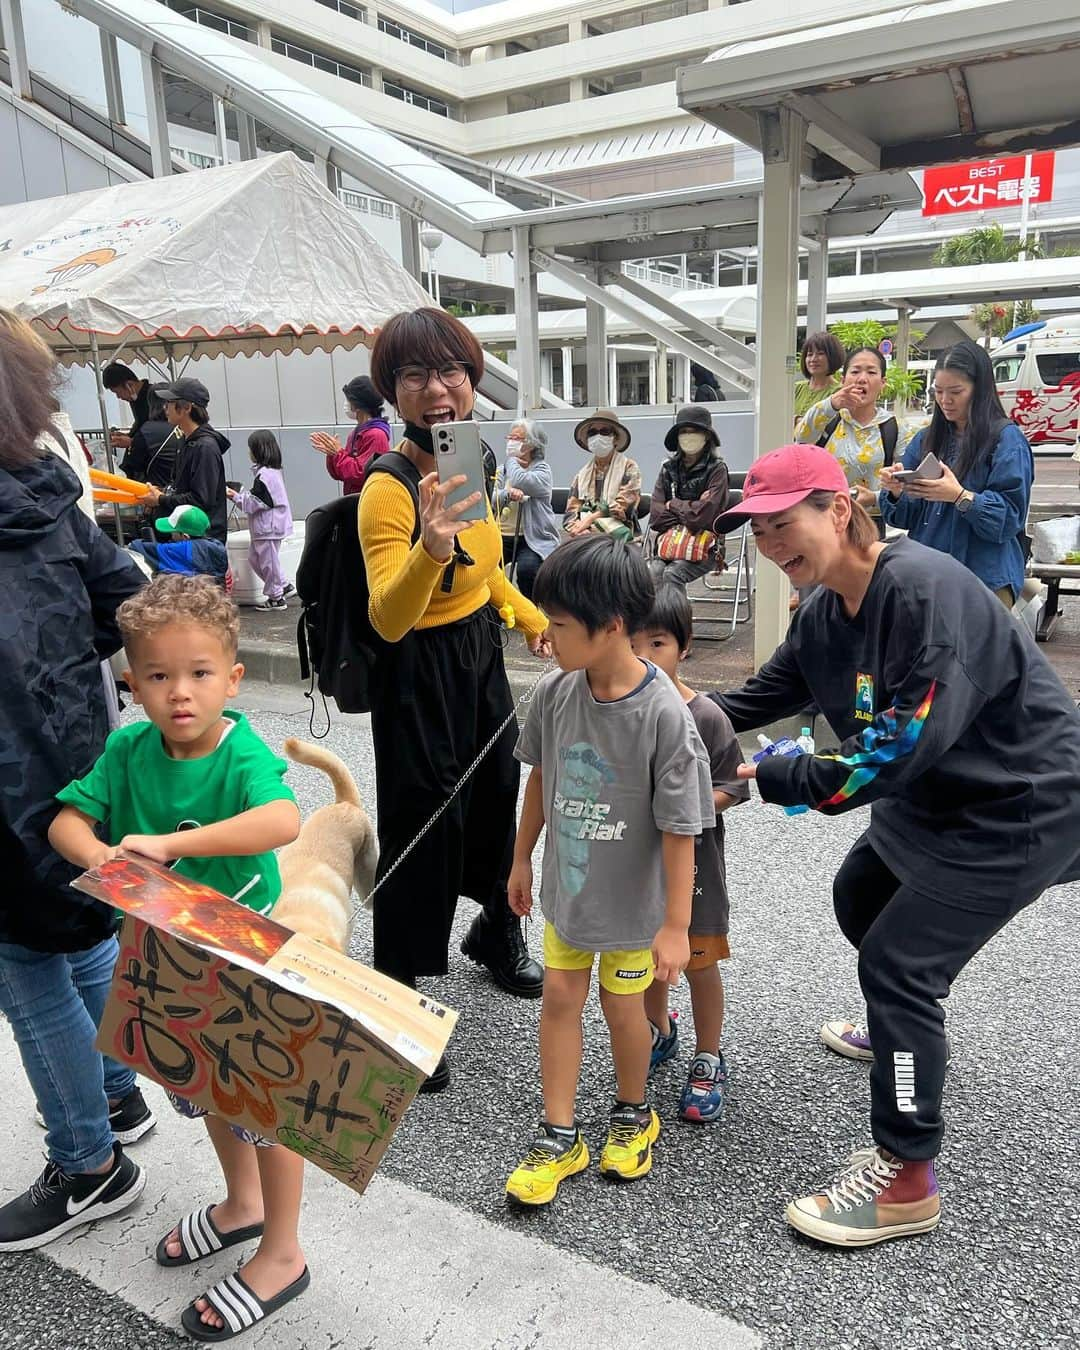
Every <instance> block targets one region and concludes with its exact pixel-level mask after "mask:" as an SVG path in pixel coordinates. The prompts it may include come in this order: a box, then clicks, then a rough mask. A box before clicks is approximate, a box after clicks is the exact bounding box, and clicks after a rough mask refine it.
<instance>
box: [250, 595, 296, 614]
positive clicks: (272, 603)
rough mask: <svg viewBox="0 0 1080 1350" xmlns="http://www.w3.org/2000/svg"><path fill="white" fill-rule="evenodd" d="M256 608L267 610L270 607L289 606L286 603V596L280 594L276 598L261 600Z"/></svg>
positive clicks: (281, 607)
mask: <svg viewBox="0 0 1080 1350" xmlns="http://www.w3.org/2000/svg"><path fill="white" fill-rule="evenodd" d="M255 608H256V609H258V610H262V611H264V612H265V611H266V610H268V609H288V608H289V606H288V605H287V604H286V603H285V597H284V596H283V595H279V596H278V597H277V599H276V600H260V601H259V603H258V604H257V605H256V606H255Z"/></svg>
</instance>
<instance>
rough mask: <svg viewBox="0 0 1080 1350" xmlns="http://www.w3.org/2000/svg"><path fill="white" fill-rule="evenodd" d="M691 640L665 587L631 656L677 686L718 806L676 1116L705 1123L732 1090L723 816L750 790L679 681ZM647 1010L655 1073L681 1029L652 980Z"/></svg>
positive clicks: (695, 925)
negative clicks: (690, 1042) (725, 1046)
mask: <svg viewBox="0 0 1080 1350" xmlns="http://www.w3.org/2000/svg"><path fill="white" fill-rule="evenodd" d="M692 638H693V616H692V611H691V608H690V601H689V600H688V599H687V596H686V591H685V589H684V588H683V587H682V586H676V585H671V584H668V585H664V584H661V585H660V586H659V587H658V588H657V592H656V603H655V604H654V605H653V610H652V613H651V614H650V615H649V616H648V618H647V619H646V620H645V622H644V623H643V624H642V626H641V628H640V629H639V630H638V631H637V632H635V633H633V634H632V635H631V640H632V643H633V649H634V654H635V656H639V657H640V658H641V659H642V660H643V661H652V662H654V663H655V665H657V666H658V667H659V669H660V670H662V671H663V672H664V674H665V675H667V676H668V678H669V679H670V680H671V681H672V683H673V684H674V685H675V688H676V689H677V690H678V691H679V693H680V695H681V696H682V698H683V700H684V701H685V703H686V706H687V707H688V708H689V710H690V715H691V717H693V719H694V722H695V724H696V726H697V729H698V732H699V733H700V735H701V739H702V740H703V741H704V743H705V749H706V750H707V751H708V752H709V765H710V768H711V771H712V788H713V804H714V805H715V807H716V827H715V829H711V830H703V831H702V832H701V834H700V835H699V836H698V839H697V845H696V848H695V850H694V899H693V908H692V912H691V915H690V961H689V964H688V965H687V967H686V979H687V983H688V984H689V985H690V1002H691V1007H692V1008H693V1011H694V1035H695V1037H696V1048H695V1051H694V1058H693V1060H692V1061H691V1064H690V1073H689V1076H688V1078H687V1080H686V1086H685V1087H684V1088H683V1091H682V1096H681V1098H680V1099H679V1115H680V1116H681V1117H682V1119H683V1120H692V1121H697V1122H699V1123H708V1122H711V1121H714V1120H718V1119H719V1118H720V1116H721V1115H722V1114H723V1110H724V1097H725V1092H726V1089H727V1064H726V1063H725V1061H724V1055H723V1051H722V1050H721V1049H720V1040H721V1036H722V1033H723V1029H724V983H723V980H722V978H721V976H720V967H719V965H718V964H717V963H718V962H719V961H725V960H727V958H728V957H729V956H730V955H731V953H730V950H729V948H728V939H727V934H728V892H727V870H726V867H725V865H724V821H723V816H722V814H721V813H722V812H724V811H727V810H728V809H729V808H730V807H732V806H738V804H739V803H740V802H745V801H747V800H748V799H749V796H750V788H749V784H747V783H744V782H741V781H740V780H739V778H738V777H737V776H736V775H737V771H738V767H739V765H740V764H741V763H742V762H743V756H742V750H741V749H740V748H739V742H738V739H737V738H736V736H735V733H734V731H732V729H731V723H730V722H729V721H728V719H727V716H726V714H724V713H723V712H721V711H720V709H719V708H718V707H717V706H716V704H715V703H713V702H712V701H711V700H710V699H707V698H706V697H705V696H704V695H703V694H698V693H695V692H694V690H693V689H691V688H690V687H689V685H687V684H684V683H683V681H682V680H681V679H680V678H679V662H680V661H682V660H683V658H684V657H685V656H686V655H687V654H688V653H689V651H690V643H691V641H692ZM717 713H719V714H720V715H719V716H717ZM645 1012H646V1014H647V1015H648V1018H649V1022H650V1023H651V1025H652V1038H653V1048H652V1057H651V1060H650V1069H654V1068H656V1067H657V1065H659V1064H663V1063H664V1062H665V1061H667V1060H669V1059H671V1058H672V1057H673V1056H674V1055H675V1054H676V1053H677V1051H678V1046H679V1028H678V1024H677V1023H676V1022H675V1021H674V1019H673V1018H672V1017H671V1016H670V1014H669V1013H668V984H667V982H666V981H664V980H653V982H652V984H651V985H650V986H649V988H648V989H647V990H646V993H645Z"/></svg>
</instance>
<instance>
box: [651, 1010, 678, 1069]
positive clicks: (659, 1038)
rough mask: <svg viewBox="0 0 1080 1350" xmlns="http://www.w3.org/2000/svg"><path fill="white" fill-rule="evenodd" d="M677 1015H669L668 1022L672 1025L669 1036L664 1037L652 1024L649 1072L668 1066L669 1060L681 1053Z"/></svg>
mask: <svg viewBox="0 0 1080 1350" xmlns="http://www.w3.org/2000/svg"><path fill="white" fill-rule="evenodd" d="M675 1018H676V1014H675V1013H673V1012H669V1013H668V1021H669V1023H670V1024H671V1030H670V1031H669V1032H668V1033H667V1035H666V1036H665V1035H663V1034H662V1032H661V1031H660V1028H659V1027H658V1026H657V1025H656V1024H655V1023H654V1022H650V1023H649V1026H650V1027H651V1028H652V1053H651V1054H650V1056H649V1072H650V1073H652V1071H653V1069H656V1068H659V1067H660V1065H661V1064H666V1063H667V1062H668V1060H669V1059H674V1058H675V1056H676V1055H677V1054H678V1053H679V1024H678V1022H676V1020H675Z"/></svg>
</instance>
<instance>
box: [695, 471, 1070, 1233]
mask: <svg viewBox="0 0 1080 1350" xmlns="http://www.w3.org/2000/svg"><path fill="white" fill-rule="evenodd" d="M857 493H858V489H857V488H856V489H853V488H851V487H849V485H848V481H847V478H846V477H845V475H844V469H843V467H842V465H841V464H840V463H839V462H838V461H837V460H836V459H835V458H834V457H833V456H832V455H831V454H830V453H829V451H828V450H825V449H821V448H819V447H817V446H809V445H787V446H784V447H782V448H781V449H779V450H774V451H773V452H772V453H771V454H768V455H765V456H763V458H761V459H759V460H758V461H757V462H756V463H755V464H754V465H753V466H752V468H751V469H750V472H749V473H748V474H747V476H746V484H745V488H744V493H743V499H742V502H741V503H740V504H739V505H738V506H736V507H734V508H732V509H731V510H729V511H728V512H727V513H726V514H725V515H724V516H722V517H721V518H720V520H719V521H718V522H717V528H718V529H720V530H725V529H732V528H734V527H735V526H737V525H739V524H741V523H742V522H743V520H744V519H745V518H746V517H749V518H750V521H751V527H752V529H753V532H754V538H755V540H756V542H757V548H758V552H759V554H760V555H761V556H762V557H764V558H767V559H768V560H769V561H770V562H772V563H773V564H775V565H776V566H777V567H779V568H780V569H781V571H783V573H784V574H785V576H787V577H788V578H790V580H791V581H792V583H793V584H794V585H796V586H811V585H814V586H816V587H817V589H816V590H815V592H814V593H813V595H811V596H810V597H809V599H808V600H806V601H805V602H804V603H803V604H802V605H800V606H799V609H798V611H797V612H796V614H795V616H794V618H793V619H792V623H791V628H790V630H789V632H788V635H787V637H786V639H785V640H784V641H783V642H782V643H781V645H780V646H779V647H778V648H777V650H776V652H775V654H774V655H773V656H772V657H771V658H770V659H769V660H768V661H767V662H766V663H765V665H764V666H762V668H761V669H760V670H759V671H758V672H757V674H756V675H754V676H753V677H752V678H751V679H750V680H749V681H747V683H746V684H745V685H743V687H742V688H741V689H736V690H733V691H731V692H729V693H724V694H713V695H712V698H713V699H714V700H715V701H716V703H718V704H719V706H720V707H721V708H722V709H723V711H724V712H725V713H727V715H728V717H729V718H730V720H731V723H732V725H733V726H734V728H735V730H736V731H747V730H750V729H752V728H755V727H761V726H764V725H767V724H769V723H772V722H775V721H777V720H779V719H781V718H787V717H792V716H795V715H796V714H797V713H799V712H800V711H801V710H802V709H803V708H805V707H806V706H807V705H808V704H810V703H814V704H816V705H817V706H818V708H820V710H821V715H822V717H823V718H824V720H825V721H826V722H827V723H828V725H829V727H830V728H831V730H832V732H833V733H834V735H835V736H836V737H837V739H838V741H839V748H838V749H835V750H830V751H819V752H817V753H814V754H800V755H794V756H787V755H783V754H771V755H767V756H765V757H764V758H762V759H760V761H759V762H758V763H756V764H749V765H742V766H740V768H739V776H740V777H743V778H756V780H757V784H758V788H759V789H760V792H761V796H762V798H763V800H765V801H767V802H775V803H778V804H779V805H781V806H798V805H801V806H806V807H809V808H812V809H813V810H816V811H820V812H822V813H823V814H824V815H836V814H839V813H841V812H844V811H849V810H853V809H855V808H857V807H860V806H864V805H867V804H871V813H870V821H869V827H868V828H867V830H866V831H865V833H864V834H863V835H862V836H861V837H860V839H859V840H858V842H857V843H856V844H855V845H854V847H853V848H852V849H851V851H850V852H849V853H848V855H847V857H846V858H845V860H844V862H843V864H842V866H841V868H840V871H839V872H838V874H837V876H836V878H835V880H834V882H833V904H834V908H835V911H836V917H837V920H838V922H839V924H840V928H841V930H842V932H843V934H844V936H845V937H846V938H847V939H848V941H849V942H850V943H851V944H852V946H853V947H855V948H856V950H857V952H858V970H859V982H860V984H861V986H862V991H863V994H864V996H865V999H866V1011H867V1023H868V1028H869V1036H870V1045H871V1047H872V1053H873V1065H872V1067H871V1070H870V1102H871V1107H870V1125H871V1132H872V1135H873V1141H874V1142H873V1147H872V1148H870V1149H864V1150H861V1151H860V1152H858V1153H856V1154H854V1155H853V1156H852V1157H851V1158H850V1159H849V1161H848V1165H847V1167H846V1168H845V1170H844V1171H843V1172H842V1173H841V1174H840V1175H839V1176H838V1177H837V1179H836V1180H835V1182H834V1183H833V1184H832V1185H828V1186H824V1187H823V1188H822V1189H821V1190H820V1191H818V1192H816V1193H813V1194H810V1195H805V1196H802V1197H800V1198H798V1199H796V1200H793V1201H792V1202H791V1204H790V1205H789V1206H788V1208H787V1213H786V1218H787V1221H788V1222H789V1223H790V1224H791V1225H792V1226H793V1227H795V1228H796V1229H798V1230H799V1231H801V1232H803V1233H805V1234H808V1235H809V1236H810V1237H813V1238H816V1239H818V1240H819V1241H821V1242H826V1243H830V1244H833V1245H836V1246H867V1245H869V1244H871V1243H875V1242H881V1241H883V1240H884V1239H886V1238H893V1237H901V1236H905V1235H909V1234H915V1233H924V1232H927V1231H929V1230H930V1229H931V1228H934V1227H935V1226H936V1225H937V1223H938V1220H939V1217H940V1203H939V1198H938V1189H937V1181H936V1178H935V1174H934V1159H935V1157H936V1156H937V1154H938V1152H939V1151H940V1148H941V1143H942V1137H943V1135H944V1123H943V1120H942V1092H943V1088H944V1080H945V1067H946V1062H947V1054H946V1042H945V1030H944V1023H945V1016H944V1013H943V1011H942V1007H941V1000H942V999H944V998H945V997H946V996H947V995H948V993H949V991H950V989H951V987H952V983H953V981H954V980H955V979H956V977H957V976H958V975H959V974H960V972H961V971H962V970H963V969H964V967H965V966H966V965H967V963H968V962H969V961H970V960H971V958H972V957H973V956H974V955H975V954H976V952H978V951H979V950H980V949H981V948H982V947H983V946H985V944H986V943H987V942H989V941H990V939H991V938H992V937H993V936H994V935H995V934H996V933H997V932H999V931H1000V929H1001V928H1003V927H1004V925H1005V924H1006V923H1008V922H1009V920H1010V919H1012V918H1013V917H1015V915H1017V914H1018V913H1019V912H1020V911H1021V910H1022V909H1024V908H1025V907H1026V906H1027V905H1029V904H1031V903H1032V902H1033V901H1034V900H1036V899H1038V897H1039V896H1040V895H1041V893H1042V892H1043V891H1044V890H1045V889H1046V888H1047V887H1048V886H1052V885H1054V884H1056V883H1057V882H1060V881H1067V880H1075V879H1076V878H1077V877H1080V845H1078V843H1077V838H1076V831H1075V821H1076V819H1077V813H1078V810H1080V779H1078V777H1077V772H1076V766H1077V763H1080V713H1078V712H1077V709H1076V707H1075V705H1074V703H1073V701H1072V699H1071V698H1070V697H1069V695H1068V694H1067V693H1066V691H1065V689H1064V688H1063V687H1062V685H1061V683H1060V681H1059V680H1058V678H1057V676H1056V675H1055V674H1054V672H1053V671H1052V670H1051V668H1050V666H1049V664H1048V663H1047V661H1046V659H1045V657H1044V656H1043V655H1042V652H1041V651H1040V650H1039V649H1038V648H1037V647H1036V645H1035V644H1034V643H1033V642H1032V641H1031V640H1030V637H1029V636H1028V635H1027V634H1026V633H1025V631H1024V630H1023V628H1022V627H1021V626H1020V625H1019V624H1017V623H1016V621H1015V620H1014V619H1012V618H1011V617H1010V615H1009V614H1008V613H1007V612H1006V610H1005V608H1004V606H1003V605H1002V604H1001V603H1000V602H999V601H998V600H997V598H996V597H995V596H994V594H993V592H991V591H990V590H989V589H988V588H987V587H986V586H985V585H983V583H982V582H981V581H979V579H978V578H977V577H976V576H975V575H974V574H973V573H972V572H970V571H969V570H968V569H967V568H966V567H964V566H962V565H961V564H960V563H959V562H957V561H956V560H955V559H954V558H951V557H949V556H948V555H947V554H944V553H941V552H938V551H936V550H934V549H929V548H926V547H924V546H923V545H922V544H918V543H915V542H914V541H913V540H910V539H906V538H901V539H897V540H895V541H894V542H892V543H889V544H884V543H882V542H881V541H880V540H879V539H878V532H877V527H876V525H875V523H874V521H873V520H872V519H871V518H870V516H869V515H868V513H867V512H866V511H865V510H864V509H863V507H862V506H861V505H859V503H858V501H857V500H856V496H857ZM1003 1032H1004V1029H1003Z"/></svg>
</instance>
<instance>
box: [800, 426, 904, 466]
mask: <svg viewBox="0 0 1080 1350" xmlns="http://www.w3.org/2000/svg"><path fill="white" fill-rule="evenodd" d="M839 425H840V414H839V413H837V414H836V416H835V417H831V418H830V419H829V421H828V424H827V425H826V427H825V430H824V431H823V432H822V433H821V435H820V436H819V437H818V438H817V441H816V442H815V444H816V445H819V446H820V447H821V448H822V450H824V449H825V447H826V446H827V445H828V444H829V442H830V441H831V440H832V438H833V433H834V432H835V431H836V428H837V427H838V426H839ZM878 427H879V428H880V430H881V448H882V449H883V450H884V451H885V467H886V468H888V467H889V465H890V464H891V463H892V462H893V460H894V459H895V458H896V442H897V441H898V440H899V438H900V423H899V422H897V420H896V418H895V417H887V418H886V419H885V421H884V422H879V423H878Z"/></svg>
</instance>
